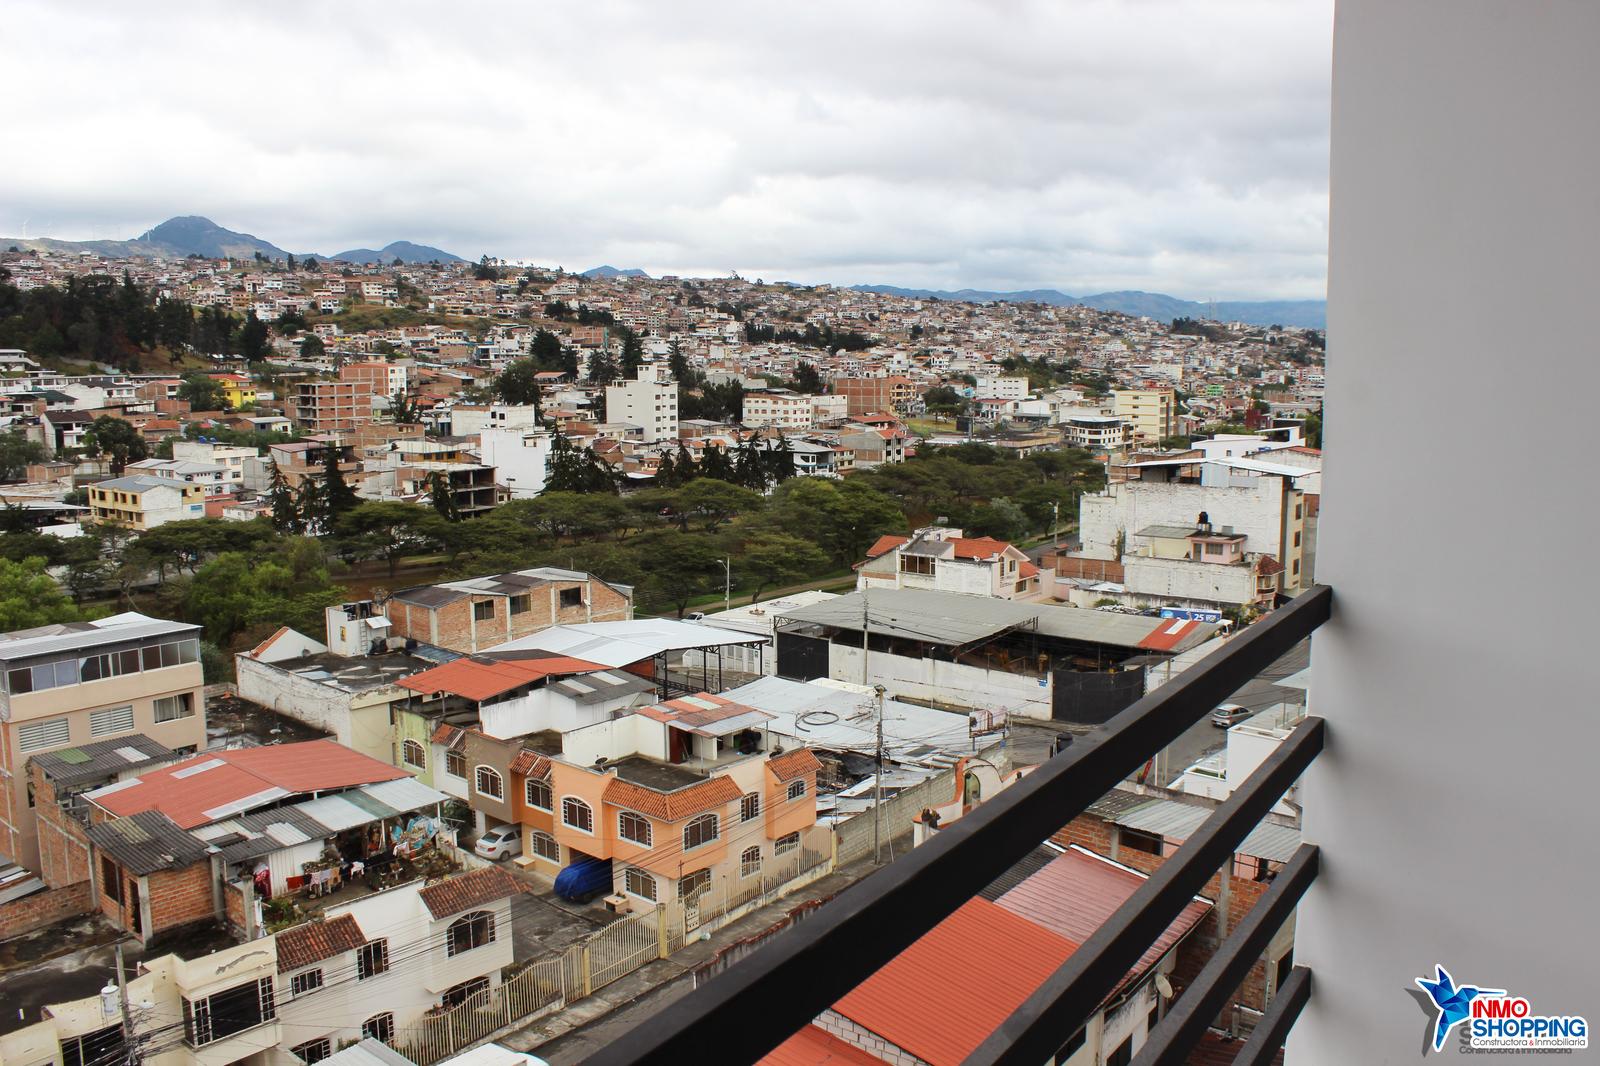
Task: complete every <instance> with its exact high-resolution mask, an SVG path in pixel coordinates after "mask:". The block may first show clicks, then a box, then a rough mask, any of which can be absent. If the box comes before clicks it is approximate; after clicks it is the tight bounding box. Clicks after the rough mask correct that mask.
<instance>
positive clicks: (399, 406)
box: [389, 389, 422, 426]
mask: <svg viewBox="0 0 1600 1066" xmlns="http://www.w3.org/2000/svg"><path fill="white" fill-rule="evenodd" d="M389 415H390V417H392V418H393V419H394V421H395V425H397V426H414V425H416V424H417V423H418V422H421V421H422V404H421V403H419V402H418V401H417V397H416V394H415V393H413V392H412V391H411V390H410V389H401V390H400V391H399V392H397V393H395V394H394V395H393V396H391V397H389Z"/></svg>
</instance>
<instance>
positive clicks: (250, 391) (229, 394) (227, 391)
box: [210, 374, 256, 411]
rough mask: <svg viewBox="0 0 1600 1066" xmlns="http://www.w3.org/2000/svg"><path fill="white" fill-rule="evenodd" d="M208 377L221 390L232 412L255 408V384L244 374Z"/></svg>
mask: <svg viewBox="0 0 1600 1066" xmlns="http://www.w3.org/2000/svg"><path fill="white" fill-rule="evenodd" d="M210 377H211V380H212V381H215V382H216V383H217V386H218V387H219V388H220V389H221V390H222V397H223V399H224V400H226V401H227V404H228V406H229V407H230V408H232V409H233V410H235V411H237V410H239V409H240V408H242V407H254V406H255V403H256V386H255V383H254V382H252V381H251V380H250V379H249V378H248V377H247V376H245V375H244V374H212V375H210Z"/></svg>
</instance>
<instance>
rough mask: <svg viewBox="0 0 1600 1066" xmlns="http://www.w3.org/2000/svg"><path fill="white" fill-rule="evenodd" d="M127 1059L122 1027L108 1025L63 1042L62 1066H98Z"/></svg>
mask: <svg viewBox="0 0 1600 1066" xmlns="http://www.w3.org/2000/svg"><path fill="white" fill-rule="evenodd" d="M125 1059H126V1056H125V1055H124V1054H123V1044H122V1026H120V1025H108V1026H106V1027H105V1028H104V1029H97V1030H95V1031H94V1032H92V1033H84V1034H83V1035H82V1036H73V1037H68V1038H67V1039H66V1040H63V1041H61V1066H96V1064H104V1063H107V1062H121V1061H124V1060H125Z"/></svg>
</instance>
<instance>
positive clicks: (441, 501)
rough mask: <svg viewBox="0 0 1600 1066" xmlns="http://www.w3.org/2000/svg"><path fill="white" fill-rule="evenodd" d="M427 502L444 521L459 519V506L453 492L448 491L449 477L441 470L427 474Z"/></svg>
mask: <svg viewBox="0 0 1600 1066" xmlns="http://www.w3.org/2000/svg"><path fill="white" fill-rule="evenodd" d="M428 502H429V503H431V504H432V505H433V509H434V512H435V513H437V514H438V516H439V517H440V518H442V519H444V520H445V521H446V522H459V521H461V508H459V507H457V506H456V497H455V494H454V493H453V492H451V491H450V477H449V475H448V474H446V473H445V472H444V471H442V470H435V471H434V472H433V473H432V474H430V475H428Z"/></svg>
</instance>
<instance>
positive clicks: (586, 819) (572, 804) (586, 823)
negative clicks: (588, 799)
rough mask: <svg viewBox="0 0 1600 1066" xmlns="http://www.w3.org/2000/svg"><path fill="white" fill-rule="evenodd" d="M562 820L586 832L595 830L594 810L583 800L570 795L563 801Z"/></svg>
mask: <svg viewBox="0 0 1600 1066" xmlns="http://www.w3.org/2000/svg"><path fill="white" fill-rule="evenodd" d="M561 821H562V822H563V823H564V824H566V825H570V826H571V827H572V828H574V829H581V830H583V831H584V832H585V833H592V832H594V811H592V810H590V809H589V805H588V804H587V803H585V802H583V800H581V799H578V798H576V797H574V796H568V797H567V798H566V799H564V800H562V801H561Z"/></svg>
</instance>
